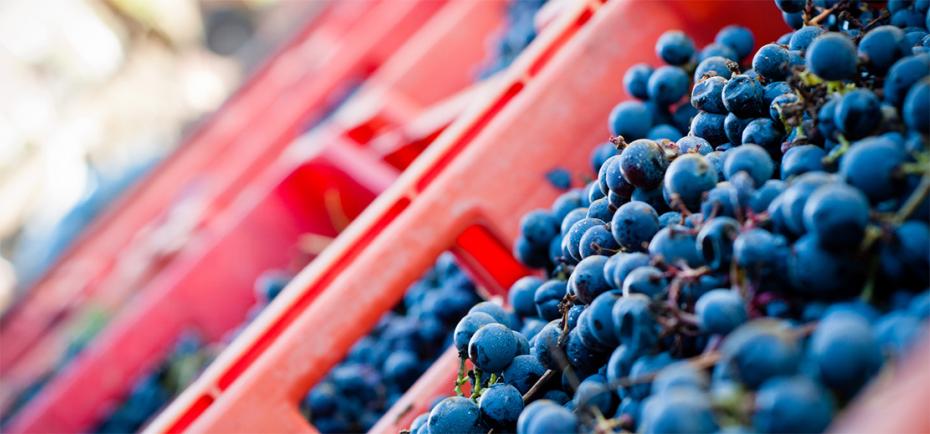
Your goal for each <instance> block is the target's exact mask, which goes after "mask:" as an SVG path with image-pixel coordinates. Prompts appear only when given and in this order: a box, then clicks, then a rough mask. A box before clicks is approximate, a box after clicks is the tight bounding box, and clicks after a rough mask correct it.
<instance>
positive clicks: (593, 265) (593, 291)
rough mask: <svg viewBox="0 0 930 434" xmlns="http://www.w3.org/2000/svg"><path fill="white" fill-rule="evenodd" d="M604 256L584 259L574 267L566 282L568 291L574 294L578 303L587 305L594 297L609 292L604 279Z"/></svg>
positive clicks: (605, 259) (605, 260)
mask: <svg viewBox="0 0 930 434" xmlns="http://www.w3.org/2000/svg"><path fill="white" fill-rule="evenodd" d="M606 262H607V257H605V256H591V257H588V258H584V259H582V260H581V262H579V263H578V265H576V266H575V270H574V272H572V275H571V277H570V278H569V280H568V288H569V291H570V292H571V293H573V294H575V297H577V298H578V301H580V302H582V303H584V304H588V303H590V302H591V301H592V300H594V298H595V297H597V296H598V295H600V294H601V293H603V292H604V291H608V290H610V285H608V284H607V280H606V279H604V264H605V263H606Z"/></svg>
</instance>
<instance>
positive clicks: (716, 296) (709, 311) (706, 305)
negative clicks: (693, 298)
mask: <svg viewBox="0 0 930 434" xmlns="http://www.w3.org/2000/svg"><path fill="white" fill-rule="evenodd" d="M694 312H695V314H697V317H698V324H700V326H701V330H704V331H706V332H708V333H714V334H721V335H725V334H727V333H730V332H731V331H733V330H734V329H736V328H737V327H739V326H740V325H742V324H743V323H744V322H746V320H747V319H748V313H747V311H746V302H744V301H743V299H742V297H740V295H739V293H737V292H735V291H731V290H729V289H715V290H713V291H710V292H707V293H706V294H704V295H702V296H701V298H699V299H698V301H697V304H696V305H695V308H694Z"/></svg>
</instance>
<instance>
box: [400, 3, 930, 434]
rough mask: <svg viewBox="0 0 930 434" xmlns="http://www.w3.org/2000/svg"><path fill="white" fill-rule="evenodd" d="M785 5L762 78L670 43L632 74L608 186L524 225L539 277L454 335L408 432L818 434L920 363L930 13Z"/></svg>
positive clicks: (734, 46) (742, 51)
mask: <svg viewBox="0 0 930 434" xmlns="http://www.w3.org/2000/svg"><path fill="white" fill-rule="evenodd" d="M776 4H777V5H778V7H779V8H780V9H781V10H782V11H784V18H785V21H786V22H787V23H788V24H789V25H790V26H791V27H793V28H794V29H795V30H794V31H792V32H789V33H788V34H786V35H784V36H782V37H781V38H779V40H778V41H777V42H776V43H771V44H765V45H763V46H761V47H760V48H759V49H758V50H757V51H756V52H755V54H754V55H752V56H750V54H752V52H753V49H754V47H755V45H756V44H755V42H754V39H753V35H752V33H751V32H750V31H749V30H748V29H745V28H742V27H737V26H729V27H726V28H724V29H723V30H721V31H720V32H719V33H718V34H717V37H716V39H715V42H714V43H712V44H710V45H708V46H706V47H704V48H703V49H700V50H698V49H697V48H696V47H695V44H694V42H693V41H692V40H691V38H689V37H688V36H687V35H685V34H684V33H682V32H678V31H670V32H667V33H665V34H664V35H662V37H661V38H659V40H658V43H657V45H656V53H657V55H658V56H659V57H660V58H661V59H662V60H663V62H664V63H665V65H664V66H661V67H658V68H653V67H652V66H649V65H645V64H642V65H636V66H634V67H632V68H631V69H630V70H629V71H628V72H627V74H626V76H625V77H624V80H623V82H624V86H625V87H626V90H627V92H628V93H629V94H630V96H632V97H634V98H635V100H631V101H626V102H622V103H620V104H619V105H618V106H617V107H616V108H615V109H614V110H613V112H612V113H611V115H610V119H609V128H610V131H611V133H612V134H613V137H612V138H611V139H610V141H609V143H605V144H604V145H602V146H600V147H598V148H597V149H596V150H595V151H594V153H593V155H592V158H591V159H592V166H593V167H592V168H593V169H594V172H595V173H596V174H597V175H596V179H594V180H593V181H591V182H590V183H588V184H587V185H585V186H584V187H581V188H578V189H575V190H572V191H569V192H566V193H565V194H563V195H562V196H560V197H559V198H558V199H557V200H556V201H555V202H554V203H553V205H552V207H551V209H541V210H535V211H532V212H530V213H528V214H527V215H526V216H524V218H523V219H522V221H521V235H520V237H519V238H518V240H517V242H516V244H515V247H514V251H515V254H516V256H517V257H518V258H519V259H520V260H521V261H522V262H524V263H525V264H527V265H529V266H531V267H534V268H539V269H542V270H544V272H545V278H544V279H543V278H538V277H526V278H523V279H521V280H519V281H518V282H517V283H516V284H514V285H513V287H512V288H511V289H510V294H509V302H510V303H509V304H510V308H511V309H505V308H503V307H501V306H498V305H494V304H490V303H487V302H485V303H481V304H478V305H476V306H475V307H473V308H472V309H471V310H470V311H469V313H468V315H466V316H465V317H464V318H463V319H462V320H461V321H460V322H459V323H458V325H457V326H456V329H455V334H454V342H455V345H456V347H457V348H458V350H459V352H460V355H461V357H462V361H463V363H462V368H461V370H460V375H459V379H458V380H457V383H456V390H457V391H458V392H459V393H458V396H454V397H449V398H446V399H443V400H442V401H439V402H438V403H436V404H435V405H434V406H433V408H432V409H431V410H430V411H429V412H428V413H426V414H423V415H420V416H419V417H418V418H417V419H416V420H415V421H414V423H413V425H412V426H411V427H410V431H411V432H413V433H432V434H439V433H447V432H488V430H489V429H493V430H494V431H502V432H507V431H513V430H516V432H518V433H542V432H580V431H584V432H588V431H599V432H614V431H640V432H645V433H658V432H663V433H665V432H669V433H674V432H681V433H699V432H717V431H720V430H727V432H750V431H757V432H820V431H823V430H824V429H826V428H827V427H828V426H829V424H830V423H831V421H832V420H833V419H834V417H835V416H836V415H838V414H840V413H841V412H842V411H843V410H844V408H845V407H846V406H847V404H848V403H849V402H851V401H852V400H854V399H855V398H856V397H857V395H858V394H859V393H860V392H861V391H862V390H863V389H864V388H865V387H866V386H867V385H868V384H869V383H870V382H871V381H872V380H873V379H874V378H876V377H877V376H878V375H879V374H880V373H882V372H889V373H890V372H891V371H893V368H894V366H895V364H896V363H897V361H898V360H900V359H901V358H902V357H904V356H905V355H906V354H907V353H908V351H909V350H911V349H912V348H913V347H914V346H915V345H917V344H918V343H919V342H920V341H924V342H926V341H927V337H928V334H927V333H928V332H927V322H928V317H930V290H928V285H930V228H928V219H930V199H928V195H930V147H928V133H930V108H928V106H930V53H928V52H930V37H928V36H927V26H928V24H930V23H928V21H930V12H928V6H930V2H928V1H926V0H923V1H920V0H918V1H914V2H911V1H892V2H889V4H888V6H887V7H882V8H879V7H878V6H877V5H874V4H869V3H865V2H857V1H847V0H840V1H834V0H815V1H813V2H811V1H804V0H778V1H776ZM689 97H690V98H689ZM466 360H467V361H469V362H470V363H469V364H466ZM469 366H470V369H468V367H469ZM463 390H467V391H468V392H467V393H465V392H464V391H463Z"/></svg>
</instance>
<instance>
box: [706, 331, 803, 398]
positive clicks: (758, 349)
mask: <svg viewBox="0 0 930 434" xmlns="http://www.w3.org/2000/svg"><path fill="white" fill-rule="evenodd" d="M720 353H721V359H720V362H718V365H717V369H718V370H724V371H727V372H728V373H729V374H730V375H733V376H735V377H736V379H737V380H739V381H740V382H742V383H743V384H744V385H746V386H747V387H749V388H750V389H756V388H758V387H759V386H761V385H762V384H763V383H764V382H765V381H766V380H769V379H771V378H775V377H779V376H783V375H791V374H794V373H795V372H797V370H798V368H799V366H800V363H801V349H800V348H799V345H798V343H797V342H796V340H795V338H794V337H793V336H792V335H791V332H790V330H789V329H788V325H787V324H785V323H784V322H782V321H779V320H774V319H757V320H753V321H750V322H747V323H745V324H743V325H741V326H739V327H737V328H736V330H733V332H732V333H730V334H729V335H728V336H727V338H726V339H725V340H724V342H723V345H722V346H721V347H720Z"/></svg>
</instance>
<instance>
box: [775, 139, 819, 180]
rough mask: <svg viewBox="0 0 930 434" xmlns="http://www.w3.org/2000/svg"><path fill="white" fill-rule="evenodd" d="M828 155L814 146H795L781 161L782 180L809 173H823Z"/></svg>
mask: <svg viewBox="0 0 930 434" xmlns="http://www.w3.org/2000/svg"><path fill="white" fill-rule="evenodd" d="M826 156H827V154H826V152H824V150H823V148H820V147H818V146H814V145H801V146H794V147H792V148H790V149H788V151H787V152H785V155H784V156H782V159H781V170H780V172H781V179H788V178H790V177H792V176H797V175H800V174H802V173H807V172H821V171H823V170H824V168H823V159H824V157H826Z"/></svg>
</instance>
